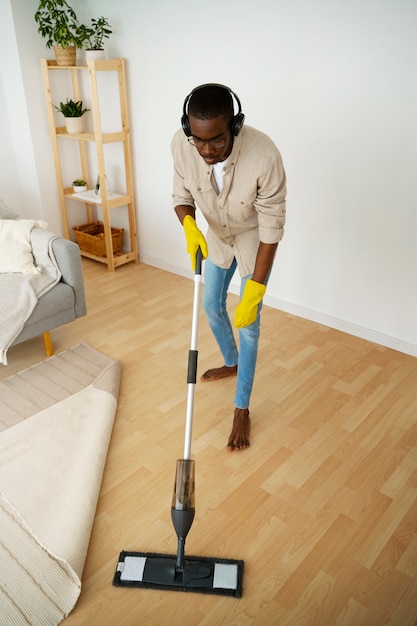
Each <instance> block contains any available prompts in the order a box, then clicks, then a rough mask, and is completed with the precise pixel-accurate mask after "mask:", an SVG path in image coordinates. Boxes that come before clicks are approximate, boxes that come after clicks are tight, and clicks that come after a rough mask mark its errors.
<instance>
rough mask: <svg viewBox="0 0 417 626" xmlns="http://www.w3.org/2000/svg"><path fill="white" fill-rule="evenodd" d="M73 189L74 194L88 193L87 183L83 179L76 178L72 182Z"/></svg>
mask: <svg viewBox="0 0 417 626" xmlns="http://www.w3.org/2000/svg"><path fill="white" fill-rule="evenodd" d="M72 187H73V189H74V193H80V192H82V191H87V183H86V182H85V180H84V179H83V178H76V179H75V180H73V181H72Z"/></svg>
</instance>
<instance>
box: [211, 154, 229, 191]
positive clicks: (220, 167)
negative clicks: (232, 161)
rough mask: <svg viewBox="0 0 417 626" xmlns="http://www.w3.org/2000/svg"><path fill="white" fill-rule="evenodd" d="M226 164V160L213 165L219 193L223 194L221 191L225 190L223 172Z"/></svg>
mask: <svg viewBox="0 0 417 626" xmlns="http://www.w3.org/2000/svg"><path fill="white" fill-rule="evenodd" d="M226 163H227V159H225V160H224V161H219V162H218V163H215V164H214V165H213V174H214V179H215V181H216V185H217V189H218V191H219V193H221V190H222V189H223V172H224V168H225V165H226Z"/></svg>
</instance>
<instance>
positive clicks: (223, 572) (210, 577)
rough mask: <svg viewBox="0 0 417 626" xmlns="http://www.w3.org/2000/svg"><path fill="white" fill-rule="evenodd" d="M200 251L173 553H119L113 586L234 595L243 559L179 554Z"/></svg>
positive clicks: (190, 498) (190, 480)
mask: <svg viewBox="0 0 417 626" xmlns="http://www.w3.org/2000/svg"><path fill="white" fill-rule="evenodd" d="M201 263H202V256H201V250H200V249H198V252H197V258H196V270H195V274H194V303H193V316H192V328H191V344H190V350H189V353H188V371H187V390H188V394H187V410H186V423H185V436H184V458H182V459H177V465H176V472H175V483H174V492H173V496H172V505H171V519H172V523H173V526H174V529H175V532H176V535H177V540H178V542H177V554H176V555H169V554H156V553H147V552H130V551H122V552H121V553H120V555H119V560H118V563H117V567H116V571H115V574H114V578H113V585H115V586H116V587H149V588H151V589H165V590H172V591H194V592H200V593H209V594H219V595H226V596H233V597H235V598H240V597H241V596H242V580H243V561H240V560H232V559H222V558H213V557H204V556H202V557H198V556H186V555H185V540H186V538H187V535H188V532H189V530H190V528H191V526H192V523H193V520H194V515H195V461H194V460H192V459H191V458H190V457H191V436H192V422H193V407H194V389H195V384H196V380H197V359H198V351H197V336H198V315H199V303H200V288H201Z"/></svg>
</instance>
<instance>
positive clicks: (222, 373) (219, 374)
mask: <svg viewBox="0 0 417 626" xmlns="http://www.w3.org/2000/svg"><path fill="white" fill-rule="evenodd" d="M236 374H237V365H232V366H231V367H228V366H227V365H223V367H215V368H213V369H212V370H207V372H204V374H203V375H202V376H201V378H200V380H201V381H202V382H203V383H204V382H209V381H211V380H220V378H228V377H229V376H236Z"/></svg>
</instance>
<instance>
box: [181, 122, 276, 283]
mask: <svg viewBox="0 0 417 626" xmlns="http://www.w3.org/2000/svg"><path fill="white" fill-rule="evenodd" d="M171 150H172V156H173V159H174V187H173V196H172V197H173V203H174V208H175V207H176V206H179V205H182V204H185V205H188V206H192V207H193V208H194V209H196V208H197V207H198V208H199V209H200V210H201V212H202V213H203V215H204V217H205V219H206V220H207V223H208V231H207V236H206V239H207V246H208V251H209V257H210V258H211V260H212V261H213V263H215V265H217V266H219V267H222V268H225V269H226V268H229V267H230V265H231V263H232V261H233V258H234V257H235V258H236V261H237V264H238V269H239V273H240V275H241V276H248V275H249V274H253V270H254V267H255V261H256V255H257V252H258V248H259V242H260V241H262V242H264V243H269V244H270V243H277V242H279V241H280V240H281V239H282V237H283V234H284V224H285V199H286V178H285V171H284V167H283V164H282V159H281V155H280V153H279V151H278V149H277V147H276V146H275V144H274V143H273V141H272V140H271V139H270V138H269V137H268V136H267V135H265V134H264V133H261V132H260V131H258V130H256V129H254V128H251V127H250V126H246V125H245V126H243V128H242V130H241V132H240V133H239V135H238V136H237V137H235V138H234V142H233V149H232V152H231V154H230V156H229V158H228V159H227V163H226V165H225V168H224V175H223V188H222V190H221V192H220V193H218V192H217V186H216V182H215V180H214V175H213V167H212V166H211V165H207V163H205V161H204V160H203V159H202V157H201V156H200V155H199V153H198V151H197V149H196V148H195V147H194V146H192V145H190V143H189V142H188V141H187V137H186V136H185V134H184V132H183V130H182V129H180V130H179V131H178V132H177V133H176V134H175V135H174V137H173V140H172V143H171Z"/></svg>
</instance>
